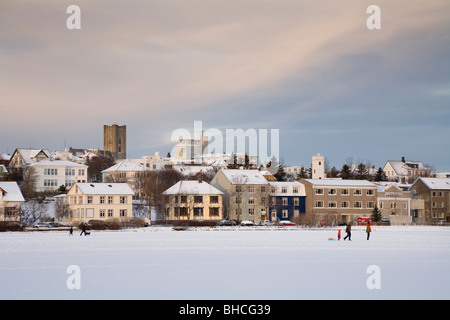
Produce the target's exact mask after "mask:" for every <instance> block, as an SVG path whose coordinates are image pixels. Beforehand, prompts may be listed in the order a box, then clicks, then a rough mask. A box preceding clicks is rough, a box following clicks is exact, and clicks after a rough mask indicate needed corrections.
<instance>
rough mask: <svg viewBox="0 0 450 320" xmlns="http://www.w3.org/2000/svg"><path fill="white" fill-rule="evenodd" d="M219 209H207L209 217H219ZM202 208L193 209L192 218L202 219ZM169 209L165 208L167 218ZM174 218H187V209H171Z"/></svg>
mask: <svg viewBox="0 0 450 320" xmlns="http://www.w3.org/2000/svg"><path fill="white" fill-rule="evenodd" d="M219 211H220V210H219V208H218V207H209V216H210V217H218V216H219ZM203 212H204V208H201V207H195V208H194V211H193V213H194V217H203ZM169 214H170V208H166V216H169ZM173 215H174V217H177V218H178V217H188V216H189V210H188V208H187V207H175V208H173Z"/></svg>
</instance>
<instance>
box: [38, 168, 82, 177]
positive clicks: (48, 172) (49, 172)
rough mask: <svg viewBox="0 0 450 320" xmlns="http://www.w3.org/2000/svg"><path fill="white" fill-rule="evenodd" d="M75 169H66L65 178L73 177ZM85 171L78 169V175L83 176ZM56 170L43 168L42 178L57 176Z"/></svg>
mask: <svg viewBox="0 0 450 320" xmlns="http://www.w3.org/2000/svg"><path fill="white" fill-rule="evenodd" d="M75 172H76V169H71V168H66V170H65V174H66V176H74V175H75ZM84 174H85V169H78V175H79V176H84ZM57 175H58V169H57V168H44V176H57Z"/></svg>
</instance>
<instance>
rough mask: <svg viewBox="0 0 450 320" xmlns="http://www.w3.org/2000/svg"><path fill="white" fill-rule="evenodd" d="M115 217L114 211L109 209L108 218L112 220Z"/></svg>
mask: <svg viewBox="0 0 450 320" xmlns="http://www.w3.org/2000/svg"><path fill="white" fill-rule="evenodd" d="M112 216H113V209H108V218H112Z"/></svg>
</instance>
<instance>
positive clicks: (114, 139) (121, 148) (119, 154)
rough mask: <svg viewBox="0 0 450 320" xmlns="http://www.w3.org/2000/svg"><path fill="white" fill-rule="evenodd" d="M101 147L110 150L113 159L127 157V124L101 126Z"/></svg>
mask: <svg viewBox="0 0 450 320" xmlns="http://www.w3.org/2000/svg"><path fill="white" fill-rule="evenodd" d="M103 149H104V150H105V151H106V152H111V155H112V156H113V157H114V159H117V160H123V159H126V157H127V126H119V125H117V124H113V125H112V126H108V125H104V126H103Z"/></svg>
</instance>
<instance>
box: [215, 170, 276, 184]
mask: <svg viewBox="0 0 450 320" xmlns="http://www.w3.org/2000/svg"><path fill="white" fill-rule="evenodd" d="M220 171H222V173H223V174H224V176H225V177H226V178H227V179H228V181H229V182H230V183H231V184H265V185H267V184H268V181H267V180H266V178H265V177H264V175H263V174H262V173H261V172H260V171H259V170H256V169H253V170H252V169H221V170H220Z"/></svg>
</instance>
